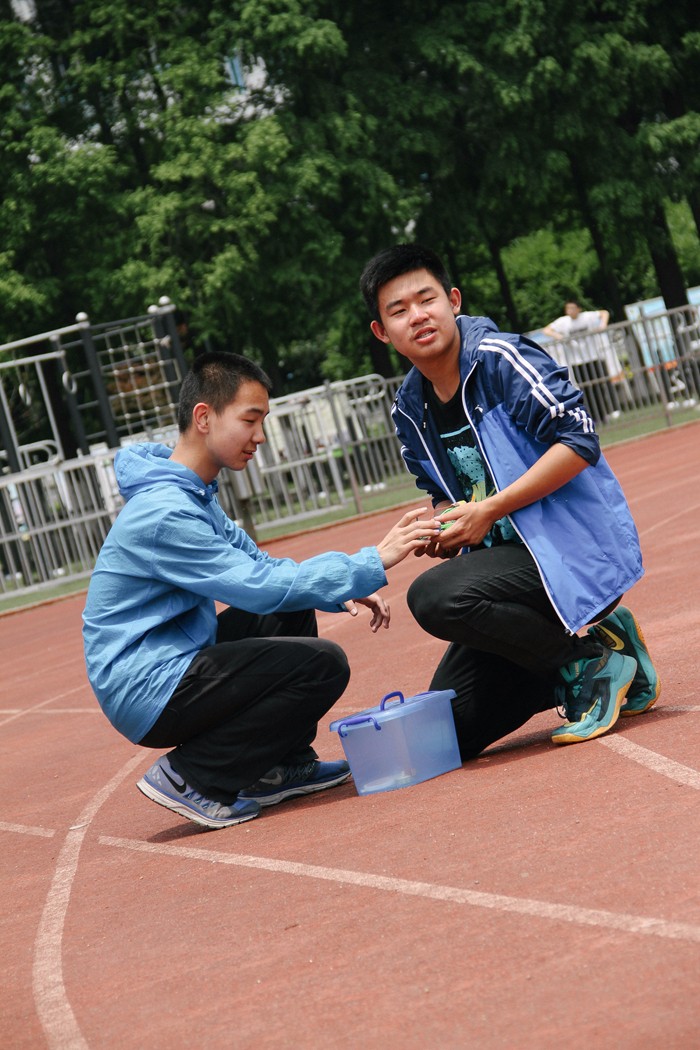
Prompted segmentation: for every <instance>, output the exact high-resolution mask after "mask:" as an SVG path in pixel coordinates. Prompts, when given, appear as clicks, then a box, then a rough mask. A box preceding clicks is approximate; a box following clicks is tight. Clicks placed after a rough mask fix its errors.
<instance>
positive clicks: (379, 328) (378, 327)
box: [369, 321, 391, 343]
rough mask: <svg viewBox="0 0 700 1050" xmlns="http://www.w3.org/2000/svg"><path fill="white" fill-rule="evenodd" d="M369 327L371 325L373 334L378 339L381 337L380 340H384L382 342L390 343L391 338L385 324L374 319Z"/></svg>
mask: <svg viewBox="0 0 700 1050" xmlns="http://www.w3.org/2000/svg"><path fill="white" fill-rule="evenodd" d="M369 327H370V330H371V332H372V335H374V336H375V337H376V338H377V339H379V341H380V342H382V343H389V342H391V340H390V339H389V336H388V335H387V334H386V332H385V331H384V325H382V324H380V323H379V321H372V322H371V324H370V326H369Z"/></svg>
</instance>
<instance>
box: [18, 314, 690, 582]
mask: <svg viewBox="0 0 700 1050" xmlns="http://www.w3.org/2000/svg"><path fill="white" fill-rule="evenodd" d="M108 331H110V332H111V333H112V334H110V335H109V336H108ZM104 334H105V338H104V339H101V336H100V333H99V331H98V333H97V342H96V345H97V346H98V347H100V349H99V350H98V351H97V352H98V355H100V354H101V355H102V358H101V363H100V369H101V373H102V374H103V375H104V377H105V389H106V390H107V391H108V397H109V398H110V404H111V405H112V407H114V405H119V406H121V408H120V411H119V413H116V414H115V415H114V416H113V417H112V420H113V422H112V427H113V428H114V429H115V430H116V436H115V438H114V444H111V443H110V441H108V440H107V430H106V429H105V431H104V432H102V433H100V432H99V431H98V432H96V433H95V435H94V436H95V437H97V438H102V440H101V441H98V442H96V443H93V444H91V447H90V449H89V451H88V452H87V453H86V454H81V455H79V456H78V457H77V458H72V459H64V458H63V457H62V453H61V448H60V445H59V444H58V443H55V444H53V445H52V444H51V442H50V440H49V439H47V440H45V441H44V442H43V444H42V442H36V443H35V446H32V444H31V443H27V444H26V445H25V446H24V447H23V448H22V456H23V457H24V459H25V461H28V462H29V463H31V462H32V457H33V455H34V454H35V453H36V454H37V455H41V456H43V457H45V461H44V462H43V463H33V464H32V465H26V463H25V465H24V469H21V470H18V471H15V472H14V473H6V474H5V475H4V476H0V596H2V595H7V594H12V593H17V592H33V591H42V590H45V589H47V588H50V587H53V586H55V584H56V582H57V581H66V580H75V579H78V580H79V579H81V578H85V577H87V576H89V574H90V572H91V570H92V567H93V564H94V560H95V558H96V556H97V553H98V551H99V549H100V546H101V544H102V542H103V540H104V538H105V536H106V535H107V532H108V530H109V528H110V526H111V524H112V522H113V520H114V518H115V517H116V515H117V513H118V512H119V509H120V508H121V506H122V499H121V496H120V495H119V491H118V487H117V484H116V480H115V477H114V470H113V461H114V456H115V454H116V451H117V446H121V445H124V444H127V443H133V442H134V441H140V440H147V441H150V440H156V441H162V442H163V443H165V444H168V445H172V444H174V442H175V441H176V439H177V428H176V422H175V415H176V405H175V400H174V396H173V392H172V382H173V380H172V376H173V375H175V374H179V372H180V371H181V366H180V364H179V362H178V361H177V360H176V359H167V360H166V363H165V364H159V365H157V366H155V365H154V368H153V369H152V370H151V371H150V372H149V371H148V369H146V367H145V365H144V364H143V362H144V361H147V360H148V355H149V353H150V352H151V350H152V349H153V347H149V346H146V344H145V343H144V346H143V353H142V354H141V356H140V357H139V355H138V354H137V353H135V352H132V351H131V350H128V352H127V348H128V347H132V346H133V345H135V344H133V343H132V342H131V341H128V340H127V342H126V344H123V343H119V344H118V346H117V344H116V343H115V342H114V340H115V338H116V337H114V335H113V329H109V328H106V329H105V333H104ZM535 335H536V334H535ZM161 338H162V336H160V335H158V333H156V334H155V336H154V337H153V339H154V341H155V340H160V339H161ZM544 345H545V349H546V350H547V351H548V352H549V353H550V354H552V356H554V357H555V359H556V360H557V361H559V363H561V364H565V365H567V367H568V368H569V369H570V371H571V372H572V373H573V374H574V378H575V379H576V381H577V382H578V383H579V385H580V386H581V387H582V389H583V391H584V395H585V397H586V400H587V402H588V404H589V408H590V410H591V412H592V414H593V416H594V418H595V419H596V421H597V426H598V429H599V431H600V433H601V438H602V440H603V442H604V443H606V442H607V443H610V442H612V441H615V440H622V439H624V438H627V437H632V436H636V435H638V434H641V433H648V432H649V431H650V430H653V429H658V428H660V427H664V426H669V425H673V424H675V423H679V422H685V421H688V420H691V419H698V418H700V408H699V406H700V319H699V318H698V314H697V310H696V308H695V307H687V308H686V307H683V308H679V309H678V310H673V311H668V312H667V313H665V314H663V315H661V316H658V317H653V318H644V319H639V320H637V321H631V322H623V323H620V324H615V325H611V326H609V327H608V328H607V329H606V330H605V331H604V332H602V333H594V334H592V335H588V336H586V337H585V340H582V339H581V338H580V337H579V338H578V339H569V340H562V341H560V342H556V343H553V342H546V343H545V344H544ZM64 351H65V347H63V348H62V350H61V352H62V353H63V352H64ZM127 358H128V359H129V361H130V362H131V363H130V364H128V365H127V364H126V362H127ZM98 360H99V356H98ZM168 361H169V363H168ZM15 364H16V362H15ZM110 368H117V369H118V370H121V369H123V368H127V369H131V373H130V374H131V375H132V376H133V374H138V375H139V376H140V377H141V378H142V379H144V380H145V381H144V382H143V383H142V385H141V386H140V387H139V388H138V392H136V393H135V392H134V389H133V382H132V380H130V383H132V385H131V386H130V388H129V390H130V392H129V394H128V395H127V396H126V404H125V396H124V392H123V390H120V389H119V385H120V380H117V379H115V380H114V384H113V389H112V391H111V393H110V392H109V384H110V380H109V374H110V373H109V370H110ZM87 371H89V370H86V372H87ZM121 374H122V373H121V371H120V375H121ZM71 375H73V373H71ZM83 378H84V377H80V378H79V379H78V380H76V381H77V382H79V381H81V380H82V379H83ZM400 382H401V377H398V378H396V379H389V380H387V379H383V378H382V377H381V376H378V375H369V376H362V377H360V378H357V379H352V380H347V381H339V382H334V383H325V384H324V385H321V386H317V387H314V388H312V389H310V390H305V391H303V392H301V393H298V394H291V395H287V396H285V397H280V398H274V399H272V401H271V403H270V409H271V411H270V416H269V417H268V421H267V423H266V434H267V442H266V443H265V444H264V445H262V446H260V448H259V450H258V454H257V455H256V458H255V460H254V461H253V462H252V463H251V464H250V466H249V467H248V469H247V470H246V471H242V472H226V471H224V472H222V475H221V476H220V500H221V503H222V505H223V507H224V508H225V510H226V511H227V513H229V514H230V515H231V516H232V517H234V518H236V519H237V520H239V521H240V522H241V523H242V524H243V525H244V527H246V528H247V529H248V530H249V531H251V532H252V533H253V535H255V534H256V533H257V534H258V536H259V538H261V539H264V538H265V535H269V534H270V533H271V532H272V531H273V530H275V529H278V530H282V531H284V529H285V528H288V527H290V526H292V525H293V524H294V523H295V522H300V521H301V522H308V521H312V520H314V519H319V518H320V517H321V516H322V515H328V513H329V512H337V511H338V510H341V511H342V510H345V509H346V510H347V512H348V514H351V513H361V512H362V511H363V510H365V509H367V504H368V501H369V500H370V499H371V498H372V495H373V493H376V490H377V489H381V488H390V487H392V486H396V488H397V490H399V489H401V488H402V487H403V486H404V485H405V482H406V481H407V480H408V478H407V475H406V473H405V468H404V466H403V462H402V460H401V457H400V450H399V443H398V441H397V440H396V437H395V435H394V429H393V424H392V421H391V415H390V411H391V404H392V401H393V398H394V395H395V391H396V388H397V387H398V385H399V384H400ZM71 385H72V384H69V386H71ZM0 388H1V384H0ZM154 391H155V392H156V393H154ZM132 398H135V399H136V400H135V402H134V403H133V404H132V401H131V399H132ZM139 399H140V400H139ZM79 403H82V405H83V408H85V405H86V403H87V402H85V401H84V400H83V401H82V402H79ZM134 405H135V407H134ZM94 407H95V405H93V408H94ZM404 491H405V489H404Z"/></svg>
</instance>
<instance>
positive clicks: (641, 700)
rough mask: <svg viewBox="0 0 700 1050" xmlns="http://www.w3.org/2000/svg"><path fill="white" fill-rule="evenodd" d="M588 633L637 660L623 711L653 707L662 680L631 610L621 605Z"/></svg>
mask: <svg viewBox="0 0 700 1050" xmlns="http://www.w3.org/2000/svg"><path fill="white" fill-rule="evenodd" d="M588 633H589V634H591V635H593V637H594V638H595V639H596V640H597V641H599V642H602V644H603V645H604V646H605V647H606V648H607V649H612V650H614V651H615V652H617V653H622V655H623V656H632V657H633V658H634V659H635V660H636V661H637V673H636V674H635V676H634V680H633V682H632V685H631V686H630V687H629V690H628V692H627V702H626V703H625V704H623V705H622V707H621V708H620V714H621V715H625V716H628V715H641V714H643V712H644V711H648V710H649V709H650V708H651V707H653V706H654V704H655V703H656V701H657V700H658V699H659V696H660V694H661V679H660V678H659V676H658V674H657V673H656V668H655V667H654V664H653V663H652V661H651V657H650V656H649V650H648V649H647V646H646V642H645V641H644V635H643V634H642V629H641V627H640V626H639V624H638V623H637V621H636V619H635V618H634V616H633V615H632V613H631V612H630V610H629V609H626V608H625V606H624V605H618V607H617V609H615V612H613V613H611V614H610V616H606V617H605V619H604V620H601V621H600V623H596V624H593V626H592V627H589V628H588Z"/></svg>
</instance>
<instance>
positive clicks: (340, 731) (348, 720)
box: [338, 694, 391, 736]
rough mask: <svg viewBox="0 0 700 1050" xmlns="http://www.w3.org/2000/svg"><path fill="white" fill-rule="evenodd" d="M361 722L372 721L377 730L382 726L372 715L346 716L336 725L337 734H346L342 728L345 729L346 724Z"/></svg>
mask: <svg viewBox="0 0 700 1050" xmlns="http://www.w3.org/2000/svg"><path fill="white" fill-rule="evenodd" d="M390 695H391V694H390ZM363 722H374V728H375V729H376V730H377V732H379V730H380V729H381V728H382V727H381V726H380V724H379V722H378V721H377V719H376V718H373V717H372V715H364V716H362V715H358V716H357V717H356V718H346V719H345V721H344V722H341V723H340V725H339V726H338V736H347V733H344V732H343V730H344V729H347V727H348V726H359V725H362V723H363Z"/></svg>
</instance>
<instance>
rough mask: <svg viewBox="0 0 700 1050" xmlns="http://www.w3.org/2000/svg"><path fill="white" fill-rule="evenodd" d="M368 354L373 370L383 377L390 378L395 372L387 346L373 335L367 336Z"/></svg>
mask: <svg viewBox="0 0 700 1050" xmlns="http://www.w3.org/2000/svg"><path fill="white" fill-rule="evenodd" d="M369 356H370V359H371V361H372V371H373V372H376V373H377V374H378V375H380V376H383V377H384V378H385V379H390V378H391V377H392V376H393V375H394V374H395V372H396V369H395V368H394V365H393V363H392V360H391V356H390V354H389V347H388V346H387V345H386V343H383V342H382V341H381V339H377V338H376V337H375V336H373V335H370V337H369Z"/></svg>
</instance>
